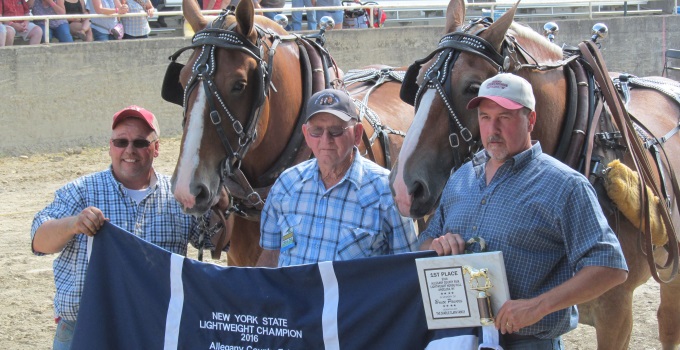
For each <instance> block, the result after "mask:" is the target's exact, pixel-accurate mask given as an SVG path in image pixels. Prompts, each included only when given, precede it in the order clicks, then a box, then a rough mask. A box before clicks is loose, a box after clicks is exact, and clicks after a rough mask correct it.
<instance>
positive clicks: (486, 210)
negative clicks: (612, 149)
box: [419, 73, 627, 350]
mask: <svg viewBox="0 0 680 350" xmlns="http://www.w3.org/2000/svg"><path fill="white" fill-rule="evenodd" d="M535 105H536V101H535V99H534V94H533V90H532V87H531V84H529V82H528V81H526V80H524V79H523V78H521V77H519V76H517V75H513V74H507V73H506V74H499V75H497V76H494V77H491V78H489V79H487V80H486V81H484V83H482V85H481V86H480V88H479V94H478V97H476V98H474V99H472V100H471V101H470V103H469V104H468V106H467V108H468V109H473V108H478V112H477V120H478V122H479V132H480V137H481V140H482V143H483V145H484V148H485V149H484V150H483V151H481V152H479V153H477V154H476V155H475V156H474V157H473V159H472V161H471V162H468V163H466V164H464V165H463V166H462V167H461V168H460V169H458V170H457V171H456V172H455V173H453V174H452V175H451V177H450V178H449V180H448V182H447V184H446V187H445V188H444V191H443V192H442V197H441V202H440V204H439V207H438V208H437V210H436V211H435V214H434V215H433V217H432V219H431V220H430V221H429V222H428V227H427V229H426V230H425V231H423V232H422V233H421V234H420V236H419V243H420V244H421V249H432V250H435V251H436V252H437V253H438V254H439V255H451V254H462V253H464V252H465V251H466V243H470V246H469V247H468V248H469V249H470V250H476V251H479V250H480V249H481V244H480V245H477V244H475V243H474V242H481V241H482V240H483V241H484V243H485V245H486V250H488V251H501V252H503V259H504V262H505V268H506V273H507V277H508V287H509V289H510V297H511V299H512V300H509V301H507V302H506V303H505V304H504V305H502V306H501V308H500V310H499V311H498V315H496V319H495V326H496V329H498V330H499V331H500V332H501V333H502V334H503V336H502V337H501V345H503V348H504V349H506V350H507V349H536V350H541V349H551V350H552V349H563V343H562V340H561V335H562V334H564V333H566V332H568V331H570V330H571V329H573V328H575V327H576V324H577V322H578V311H577V310H576V307H574V305H576V304H580V303H584V302H586V301H589V300H591V299H594V298H596V297H598V296H600V295H601V294H603V293H604V292H606V291H607V290H609V289H610V288H612V287H614V286H616V285H618V284H620V283H623V282H624V281H625V280H626V277H627V266H626V261H625V259H624V257H623V253H622V251H621V246H620V245H619V242H618V239H617V238H616V236H615V235H614V233H613V232H612V230H611V228H610V227H609V224H608V223H607V219H606V218H605V216H604V214H603V213H602V209H601V208H600V206H599V204H598V201H597V195H596V194H595V190H594V189H593V187H592V186H591V185H590V183H589V182H588V180H587V179H586V178H585V177H584V176H583V175H581V174H580V173H578V172H576V171H574V170H573V169H571V168H569V167H568V166H566V165H564V164H562V163H560V162H559V161H558V160H556V159H555V158H553V157H550V156H549V155H547V154H545V153H543V152H542V150H541V145H540V143H538V142H537V141H532V140H531V131H532V130H533V128H534V124H535V123H536V119H537V117H536V112H535V109H536V108H535V107H536V106H535Z"/></svg>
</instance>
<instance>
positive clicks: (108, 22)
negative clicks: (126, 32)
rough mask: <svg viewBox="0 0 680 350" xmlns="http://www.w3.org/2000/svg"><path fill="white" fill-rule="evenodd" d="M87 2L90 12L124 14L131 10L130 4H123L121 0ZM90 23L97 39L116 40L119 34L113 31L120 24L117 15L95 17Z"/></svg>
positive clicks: (90, 0)
mask: <svg viewBox="0 0 680 350" xmlns="http://www.w3.org/2000/svg"><path fill="white" fill-rule="evenodd" d="M86 4H87V11H88V12H89V13H98V14H100V15H115V14H121V15H124V14H126V13H128V10H129V9H128V5H126V4H121V2H120V1H119V0H89V1H87V2H86ZM90 24H92V36H93V37H94V40H95V41H108V40H114V39H116V37H117V36H118V33H112V32H111V30H112V29H113V28H114V27H115V25H116V24H118V18H117V17H110V18H93V19H92V20H91V21H90Z"/></svg>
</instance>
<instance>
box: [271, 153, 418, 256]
mask: <svg viewBox="0 0 680 350" xmlns="http://www.w3.org/2000/svg"><path fill="white" fill-rule="evenodd" d="M354 155H355V157H354V158H355V160H354V162H353V163H352V165H351V166H350V168H349V170H348V171H347V173H346V174H345V176H344V177H343V178H342V180H341V181H340V182H339V183H338V184H336V185H335V186H333V187H331V188H329V189H326V187H325V185H324V183H323V181H322V179H321V176H320V175H319V174H320V173H319V166H318V163H317V160H316V159H312V160H309V161H306V162H304V163H301V164H299V165H297V166H295V167H293V168H290V169H288V170H286V171H285V172H284V173H283V174H281V176H280V177H279V178H278V180H277V181H276V183H275V184H274V186H273V187H272V189H271V191H270V192H269V196H268V197H267V202H266V204H265V206H264V210H263V211H262V221H261V223H260V229H261V230H260V231H261V234H262V236H261V238H260V245H261V246H262V248H264V249H269V250H280V255H279V266H289V265H298V264H308V263H317V262H319V261H333V260H349V259H355V258H363V257H371V256H378V255H386V254H395V253H401V252H410V251H413V250H416V249H417V246H416V235H415V229H414V225H413V221H412V220H410V219H407V218H404V217H402V216H400V215H399V212H398V211H397V209H396V206H395V204H394V200H393V199H392V194H391V192H390V189H389V180H388V174H389V171H388V170H387V169H384V168H382V167H380V166H378V165H377V164H375V163H373V162H371V161H369V160H366V159H364V158H363V157H361V156H360V155H359V151H358V150H356V149H355V151H354Z"/></svg>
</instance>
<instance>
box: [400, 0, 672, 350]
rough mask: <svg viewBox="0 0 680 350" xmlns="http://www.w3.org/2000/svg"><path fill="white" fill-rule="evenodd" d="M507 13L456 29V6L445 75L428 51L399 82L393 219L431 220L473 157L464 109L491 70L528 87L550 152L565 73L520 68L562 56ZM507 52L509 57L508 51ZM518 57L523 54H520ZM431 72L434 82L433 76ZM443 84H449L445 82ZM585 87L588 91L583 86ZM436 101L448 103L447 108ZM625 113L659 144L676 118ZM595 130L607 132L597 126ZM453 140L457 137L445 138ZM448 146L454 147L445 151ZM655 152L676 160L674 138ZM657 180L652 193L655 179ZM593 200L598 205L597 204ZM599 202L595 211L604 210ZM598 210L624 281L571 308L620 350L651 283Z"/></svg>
mask: <svg viewBox="0 0 680 350" xmlns="http://www.w3.org/2000/svg"><path fill="white" fill-rule="evenodd" d="M515 8H516V6H515ZM514 13H515V9H512V10H510V11H508V12H507V13H506V14H505V15H503V16H502V17H501V18H500V19H499V20H498V21H496V22H494V23H492V24H490V25H489V23H488V22H487V23H486V24H485V25H483V24H482V23H480V22H477V23H471V24H470V25H468V26H465V27H464V26H463V25H464V23H463V22H464V17H465V3H464V1H463V0H451V3H450V4H449V7H448V9H447V23H446V30H447V33H449V34H447V35H446V36H444V38H442V41H441V42H440V49H441V48H442V46H446V45H450V46H453V45H454V44H452V43H451V41H454V40H457V39H456V38H458V39H460V38H463V39H461V41H460V42H459V43H461V45H458V46H457V47H456V49H457V51H458V52H457V54H458V56H457V60H456V59H455V58H454V62H453V63H451V65H446V64H444V65H442V63H441V62H439V61H438V58H439V56H438V55H436V53H439V52H442V51H441V50H440V51H435V52H434V55H430V56H428V57H427V58H426V59H424V60H422V61H417V62H416V63H422V68H421V67H419V66H418V65H414V66H412V67H415V68H414V72H415V74H414V78H413V79H414V81H409V75H410V73H412V72H411V69H409V72H407V73H406V77H405V79H404V89H405V90H408V89H407V88H408V86H409V85H408V84H409V83H412V84H413V85H414V86H416V90H417V92H415V91H412V93H410V94H409V93H405V91H404V90H403V91H402V94H403V96H404V97H405V98H406V99H408V98H409V95H410V98H412V100H411V101H412V102H414V104H415V105H416V115H415V117H414V120H413V123H412V125H411V127H410V129H409V130H408V133H407V136H406V139H405V140H404V144H403V146H402V151H401V153H400V155H399V158H398V160H397V163H396V164H395V166H394V168H393V170H392V173H391V174H390V180H391V182H390V184H391V186H392V190H393V193H394V195H395V201H396V203H397V205H398V207H399V209H400V212H401V213H402V215H409V216H411V217H422V216H423V215H426V214H427V213H430V212H431V211H432V210H433V209H434V208H435V207H436V205H437V203H438V201H439V197H440V195H441V192H442V190H443V187H444V185H445V183H446V181H447V179H448V178H449V175H450V173H451V171H452V170H451V169H457V167H459V166H460V164H462V162H463V161H465V160H466V159H468V158H469V157H470V155H471V153H472V152H475V151H477V150H478V149H479V147H480V145H481V143H479V141H478V140H479V127H478V124H477V115H476V111H474V110H473V111H468V110H466V108H465V107H466V105H467V103H468V102H469V101H470V99H472V98H473V97H475V96H476V95H477V92H478V90H479V87H480V85H481V83H482V82H483V81H484V80H485V79H487V78H489V77H491V76H493V75H495V74H497V73H498V72H499V69H500V67H504V68H505V71H510V72H512V73H514V74H517V75H520V76H522V77H524V78H525V79H527V80H528V81H529V82H530V83H531V84H532V86H533V90H534V94H535V96H536V101H537V104H536V106H537V116H538V119H537V122H536V125H535V127H534V131H533V132H532V139H534V140H539V141H540V143H541V146H542V148H543V150H544V152H547V153H549V154H552V155H554V154H555V153H557V152H558V148H559V147H560V146H559V140H560V137H561V136H560V135H561V129H562V128H563V127H562V126H563V125H564V123H565V119H566V118H565V115H566V114H567V113H566V112H567V111H568V110H569V108H568V98H567V95H568V94H567V91H568V90H567V88H568V82H567V78H565V76H566V74H567V73H565V71H566V69H563V67H557V66H556V67H554V69H546V70H538V69H531V68H527V67H525V66H524V65H519V64H526V65H527V66H530V64H529V63H534V62H541V63H542V62H547V63H548V65H549V64H552V63H558V62H564V61H561V60H563V52H562V50H561V49H560V48H559V47H557V46H556V45H554V44H551V43H550V42H549V41H548V40H546V39H545V38H543V37H542V36H540V35H538V34H537V33H535V32H534V31H532V30H531V29H528V28H526V27H524V26H521V25H518V24H517V23H515V22H513V19H514ZM485 27H486V29H485V30H483V31H482V29H483V28H485ZM458 33H461V34H458ZM452 35H453V36H452ZM456 35H458V36H457V37H456ZM475 38H482V39H484V40H485V41H486V42H487V43H488V44H490V45H489V46H490V47H485V46H484V45H482V44H479V45H478V42H479V40H477V41H475ZM445 40H450V41H449V42H445ZM463 44H465V45H463ZM514 44H517V45H514ZM475 45H476V46H475ZM508 45H509V47H511V49H510V50H509V51H508V49H507V47H508ZM520 47H521V48H523V49H524V50H525V51H524V52H519V51H521V50H520V49H518V48H520ZM512 48H514V50H513V49H512ZM438 50H439V49H438ZM503 50H505V51H503ZM449 52H450V51H449ZM494 53H495V55H496V56H495V57H494ZM500 53H503V55H500ZM451 54H452V55H454V54H456V53H455V52H453V53H451ZM484 56H486V57H484ZM503 56H505V57H503ZM496 57H498V59H496ZM527 58H528V59H527ZM508 61H509V62H508ZM507 63H509V64H507ZM442 67H443V68H442ZM447 67H448V68H447ZM442 69H443V70H442ZM437 72H439V75H436V74H437ZM431 73H434V74H431ZM446 75H450V76H449V77H448V80H446V77H445V76H446ZM415 76H417V79H416V78H415ZM440 76H444V79H442V80H444V81H443V82H439V80H440ZM432 79H434V80H432ZM661 79H662V78H661ZM424 81H426V82H425V83H423V82H424ZM427 81H429V83H427ZM579 81H580V80H579ZM438 82H439V84H438ZM676 84H677V83H676ZM582 85H584V86H585V84H582ZM590 85H591V86H592V85H593V84H592V82H591V84H590ZM442 96H448V101H446V100H445V99H444V98H443V97H442ZM628 112H629V113H630V114H631V115H632V116H634V117H635V118H636V119H637V121H638V122H639V125H642V126H643V128H644V129H646V133H648V134H651V135H653V136H654V137H659V136H663V135H666V134H667V133H668V132H669V131H671V130H673V129H674V128H676V127H677V126H678V116H679V115H680V108H678V104H677V103H676V102H674V101H672V99H670V98H669V97H667V96H665V95H663V94H660V93H658V92H657V91H654V90H648V89H637V90H632V91H631V98H630V101H629V103H628ZM599 124H606V121H605V122H602V123H599ZM610 124H611V123H610ZM600 126H601V125H600ZM570 130H571V129H570ZM454 133H455V134H457V135H455V136H451V135H452V134H454ZM602 135H614V134H602ZM603 141H606V140H604V139H603ZM456 143H457V146H458V147H455V148H452V146H454V145H456ZM664 148H665V150H666V152H667V153H668V154H670V155H673V154H675V155H677V154H679V153H678V152H680V136H679V135H674V136H673V137H671V138H670V139H669V140H667V142H666V143H665V144H664ZM605 153H607V154H605V155H606V156H607V157H606V158H610V159H611V158H620V159H622V161H625V162H627V164H629V166H630V158H631V157H630V154H629V153H628V152H626V153H625V154H624V150H623V149H622V148H620V147H619V149H618V150H609V151H607V152H605ZM593 157H595V156H593ZM603 164H605V165H606V164H607V163H603ZM652 164H654V163H653V162H652ZM669 166H670V167H671V168H672V169H675V172H676V173H677V172H678V170H680V158H678V157H677V156H672V157H671V158H670V165H669V164H668V163H666V164H665V167H666V170H668V167H669ZM590 174H595V172H594V171H593V173H590ZM656 176H657V179H656V180H657V183H659V182H658V180H659V178H658V174H657V175H656ZM671 195H673V194H672V193H671ZM675 195H677V194H675ZM600 197H606V194H604V195H603V196H600ZM600 199H601V204H602V202H603V200H602V198H600ZM607 199H608V198H607ZM604 202H606V200H604ZM603 210H604V211H605V214H607V215H608V219H609V222H610V225H611V226H612V228H614V229H615V231H616V232H617V234H618V237H619V240H620V242H621V245H622V247H623V251H624V254H625V257H626V260H627V263H628V267H629V269H630V273H629V275H628V279H627V281H626V282H625V283H624V284H622V285H620V286H618V287H616V288H614V289H612V290H610V291H608V292H607V293H605V294H604V295H602V296H600V297H599V298H597V299H595V300H593V301H591V302H588V303H586V304H583V305H579V311H580V316H581V317H580V322H581V323H585V324H589V325H592V326H594V327H595V328H596V331H597V341H598V348H599V349H627V348H628V343H629V340H630V334H631V330H632V326H633V319H632V303H633V291H634V290H635V288H636V287H638V286H639V285H641V284H643V283H645V282H646V281H647V280H648V279H649V278H650V275H651V270H650V267H649V265H648V264H647V262H646V260H645V256H644V255H643V253H642V251H641V249H640V236H641V234H640V233H639V230H638V229H636V228H635V227H633V225H632V224H631V223H630V222H629V221H628V220H626V219H625V218H624V217H623V215H620V216H619V215H617V210H616V209H615V208H611V207H610V208H605V205H603ZM671 210H672V213H673V216H672V219H673V222H674V223H675V226H676V227H677V226H678V224H680V221H679V220H678V208H677V204H676V203H673V205H672V208H671ZM617 217H618V219H617ZM671 247H672V246H671ZM666 254H667V253H666V252H665V250H664V249H656V250H655V255H656V257H657V262H659V263H662V262H664V261H665V260H664V259H665V255H666ZM664 274H668V270H665V271H660V275H662V276H664ZM666 276H667V275H666ZM660 288H661V302H660V306H659V310H658V322H659V339H660V341H661V343H662V344H663V348H664V349H676V347H677V344H678V343H680V278H675V279H674V280H673V281H672V282H670V283H666V284H661V286H660Z"/></svg>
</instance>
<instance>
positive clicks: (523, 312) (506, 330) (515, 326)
mask: <svg viewBox="0 0 680 350" xmlns="http://www.w3.org/2000/svg"><path fill="white" fill-rule="evenodd" d="M538 310H539V308H538V307H537V301H536V300H534V299H528V300H527V299H522V300H508V301H506V302H505V304H503V306H502V307H501V309H500V310H498V315H497V316H496V322H495V325H496V329H498V330H499V331H500V332H501V333H502V334H512V333H515V332H517V331H519V330H520V328H524V327H527V326H531V325H532V324H534V323H536V322H538V321H540V320H541V319H542V318H543V317H544V316H545V315H542V314H540V313H539V312H538Z"/></svg>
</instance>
